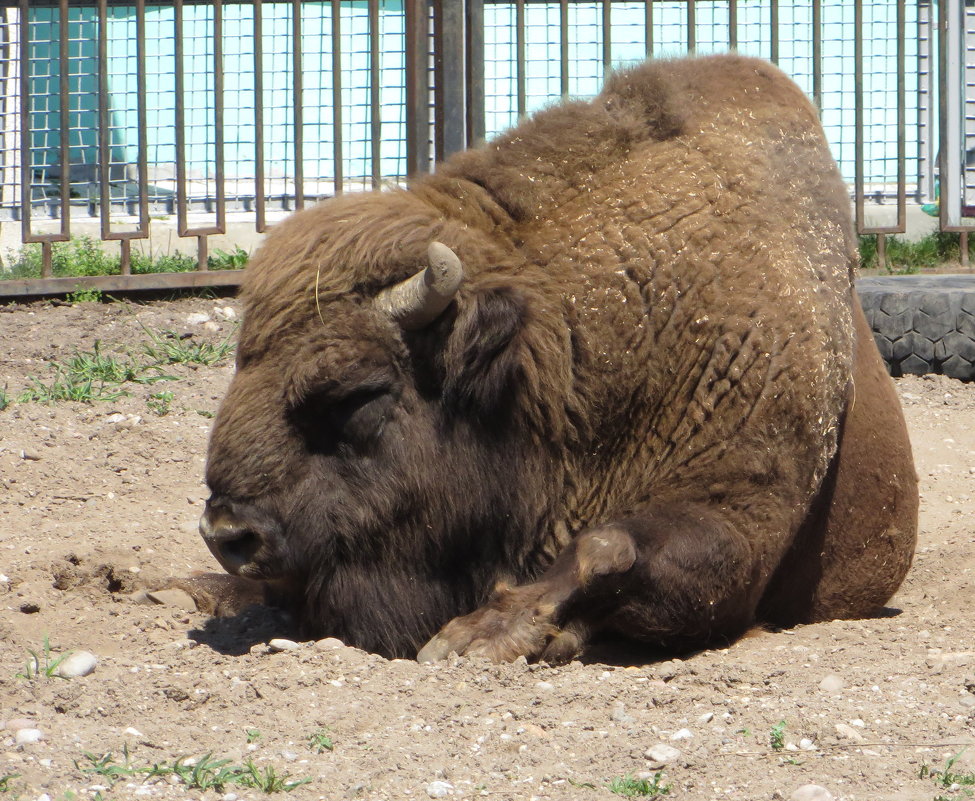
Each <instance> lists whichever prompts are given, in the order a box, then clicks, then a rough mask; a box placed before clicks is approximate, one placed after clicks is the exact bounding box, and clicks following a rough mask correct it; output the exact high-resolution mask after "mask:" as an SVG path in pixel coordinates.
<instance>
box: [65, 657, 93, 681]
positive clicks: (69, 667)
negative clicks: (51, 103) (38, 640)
mask: <svg viewBox="0 0 975 801" xmlns="http://www.w3.org/2000/svg"><path fill="white" fill-rule="evenodd" d="M97 664H98V657H96V656H95V655H94V654H93V653H90V652H89V651H74V652H73V653H71V654H68V656H67V657H66V658H65V659H64V661H63V662H61V664H60V665H58V669H57V674H58V675H59V676H60V677H61V678H62V679H76V678H79V677H80V676H87V675H88V674H89V673H91V672H92V671H93V670H94V669H95V665H97Z"/></svg>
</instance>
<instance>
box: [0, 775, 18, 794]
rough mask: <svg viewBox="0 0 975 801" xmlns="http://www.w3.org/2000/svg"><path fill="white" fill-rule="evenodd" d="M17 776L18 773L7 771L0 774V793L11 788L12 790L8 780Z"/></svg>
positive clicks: (6, 791)
mask: <svg viewBox="0 0 975 801" xmlns="http://www.w3.org/2000/svg"><path fill="white" fill-rule="evenodd" d="M18 778H20V774H19V773H8V774H6V775H4V776H0V793H9V792H10V791H11V790H13V787H11V786H10V782H12V781H13V780H14V779H18Z"/></svg>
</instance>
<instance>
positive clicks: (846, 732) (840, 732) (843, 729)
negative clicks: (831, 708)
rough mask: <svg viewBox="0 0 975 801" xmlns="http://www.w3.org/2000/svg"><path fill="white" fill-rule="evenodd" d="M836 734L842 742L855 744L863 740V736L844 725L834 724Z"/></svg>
mask: <svg viewBox="0 0 975 801" xmlns="http://www.w3.org/2000/svg"><path fill="white" fill-rule="evenodd" d="M836 734H837V736H838V737H840V738H841V739H843V740H855V741H857V742H860V741H862V740H863V735H862V734H860V732H858V731H857V730H856V729H854V728H853V727H852V726H848V725H847V724H846V723H837V724H836Z"/></svg>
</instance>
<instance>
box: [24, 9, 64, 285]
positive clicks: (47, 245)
mask: <svg viewBox="0 0 975 801" xmlns="http://www.w3.org/2000/svg"><path fill="white" fill-rule="evenodd" d="M58 8H59V16H58V19H59V23H58V24H59V31H58V63H59V70H60V73H61V74H60V78H59V82H58V89H59V93H60V94H59V102H58V114H59V115H60V126H61V136H60V140H59V142H58V147H59V150H60V151H61V152H60V154H59V162H60V167H61V183H60V186H61V202H60V210H59V214H60V218H61V219H60V231H59V232H57V233H51V234H35V233H34V232H33V231H32V229H31V201H32V200H33V190H32V184H33V179H32V173H31V158H30V151H31V146H30V131H31V130H32V126H31V120H30V117H31V102H30V101H31V87H30V17H29V14H28V10H29V9H28V0H20V213H21V241H22V242H23V243H24V244H25V245H26V244H33V243H40V245H41V277H42V278H50V277H51V275H52V274H53V272H54V251H53V243H54V242H67V241H68V240H69V239H70V238H71V235H70V220H71V207H70V202H69V201H70V187H71V181H70V175H69V174H68V173H69V162H70V153H69V151H68V145H69V144H70V141H69V139H68V131H69V128H70V126H69V120H68V116H67V109H68V90H69V85H68V74H69V72H70V70H69V63H68V55H69V52H68V30H67V25H68V0H60V2H59V4H58Z"/></svg>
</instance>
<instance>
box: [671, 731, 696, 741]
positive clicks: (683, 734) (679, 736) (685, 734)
mask: <svg viewBox="0 0 975 801" xmlns="http://www.w3.org/2000/svg"><path fill="white" fill-rule="evenodd" d="M693 736H694V732H692V731H691V730H690V729H678V730H677V731H675V732H674V733H673V734H671V735H670V739H671V740H690V739H691V738H692V737H693Z"/></svg>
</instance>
